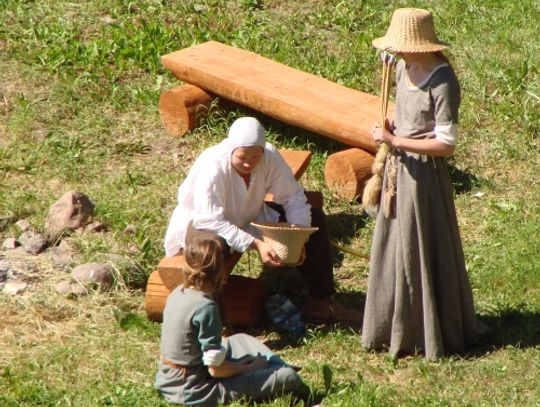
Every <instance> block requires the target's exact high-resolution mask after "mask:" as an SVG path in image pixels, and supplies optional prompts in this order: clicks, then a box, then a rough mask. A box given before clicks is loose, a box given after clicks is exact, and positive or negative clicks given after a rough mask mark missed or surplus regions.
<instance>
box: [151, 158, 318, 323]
mask: <svg viewBox="0 0 540 407" xmlns="http://www.w3.org/2000/svg"><path fill="white" fill-rule="evenodd" d="M279 152H280V154H281V155H282V156H283V158H284V160H285V161H286V162H287V164H288V165H289V167H290V168H291V170H292V171H293V174H294V176H295V178H296V179H297V180H298V179H299V178H300V177H301V176H302V175H303V174H304V172H305V171H306V169H307V167H308V165H309V162H310V160H311V154H312V153H311V151H298V150H279ZM306 196H307V198H308V202H309V203H311V204H312V205H313V206H318V207H322V193H320V192H318V191H306ZM266 199H267V200H268V201H271V200H272V196H270V195H267V197H266ZM241 256H242V253H238V252H235V253H234V255H233V256H232V257H231V258H230V260H229V261H228V262H227V263H226V264H225V272H226V273H227V275H230V274H231V272H232V270H233V269H234V266H235V265H236V263H238V261H239V260H240V257H241ZM182 262H183V256H182V255H181V254H180V255H176V256H172V257H164V258H163V259H162V260H161V261H160V262H159V264H158V266H157V268H156V269H155V270H154V271H153V272H152V273H151V274H150V276H149V277H148V281H147V283H146V293H145V308H146V314H147V316H148V318H149V319H150V320H152V321H158V322H159V321H161V319H162V317H163V309H164V308H165V302H166V301H167V297H168V296H169V294H170V293H171V291H172V290H174V289H175V288H176V287H177V286H178V285H179V284H181V283H182V281H183V277H182V272H181V270H182ZM230 281H231V282H232V284H229V287H228V288H227V290H224V295H225V296H224V298H223V299H222V300H223V301H222V302H221V308H222V314H223V315H222V318H223V320H224V322H225V323H226V324H228V325H237V324H238V323H239V322H242V324H241V325H253V324H255V323H256V321H257V320H258V319H259V318H260V316H261V314H262V312H263V311H262V309H261V308H260V303H261V299H262V296H263V293H262V288H261V287H260V286H259V285H258V284H257V283H256V282H252V281H250V279H246V278H242V277H241V276H236V278H235V279H232V280H230ZM234 285H237V287H234ZM248 285H249V288H247V286H248ZM235 290H244V291H245V292H243V296H242V297H243V301H245V302H246V303H247V304H246V303H243V304H239V305H237V304H235V301H234V299H235V298H237V297H238V296H237V295H235ZM242 306H249V307H250V308H252V309H251V310H250V312H248V313H243V312H242ZM248 310H249V308H248Z"/></svg>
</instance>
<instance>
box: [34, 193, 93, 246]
mask: <svg viewBox="0 0 540 407" xmlns="http://www.w3.org/2000/svg"><path fill="white" fill-rule="evenodd" d="M93 217H94V204H93V203H92V202H91V201H90V199H89V198H88V197H87V196H86V195H85V194H83V193H82V192H77V191H70V192H67V193H65V194H64V195H63V196H62V197H61V198H60V199H59V200H58V201H56V203H54V204H53V205H52V206H51V208H50V209H49V213H48V215H47V219H46V220H45V231H46V234H47V237H48V238H49V239H51V240H55V239H57V238H58V237H60V236H61V235H62V234H63V233H64V232H68V231H72V230H75V229H78V228H80V227H83V226H86V225H88V224H89V223H92V221H93Z"/></svg>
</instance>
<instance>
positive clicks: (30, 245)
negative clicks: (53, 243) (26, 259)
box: [18, 231, 47, 255]
mask: <svg viewBox="0 0 540 407" xmlns="http://www.w3.org/2000/svg"><path fill="white" fill-rule="evenodd" d="M18 240H19V242H20V243H21V245H22V247H24V249H25V250H26V251H27V252H28V253H32V254H34V255H37V254H39V253H41V252H42V251H43V250H45V248H46V247H47V240H46V239H45V238H44V237H43V236H42V235H40V234H39V233H35V232H31V231H26V232H24V233H23V234H22V235H20V236H19V239H18Z"/></svg>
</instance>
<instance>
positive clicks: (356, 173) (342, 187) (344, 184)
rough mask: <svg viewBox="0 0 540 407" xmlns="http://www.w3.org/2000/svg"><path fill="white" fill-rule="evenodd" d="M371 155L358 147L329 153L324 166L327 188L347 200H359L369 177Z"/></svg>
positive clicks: (371, 161)
mask: <svg viewBox="0 0 540 407" xmlns="http://www.w3.org/2000/svg"><path fill="white" fill-rule="evenodd" d="M372 163H373V155H371V154H370V153H368V152H367V151H364V150H362V149H359V148H350V149H347V150H343V151H339V152H337V153H334V154H331V155H330V156H329V157H328V158H327V159H326V163H325V166H324V179H325V182H326V185H327V186H328V188H329V189H330V190H331V191H333V192H335V193H336V194H337V195H338V196H340V197H343V198H346V199H348V200H351V201H352V200H359V199H361V197H362V191H363V190H364V185H365V183H366V182H367V180H368V179H369V178H370V177H371V164H372Z"/></svg>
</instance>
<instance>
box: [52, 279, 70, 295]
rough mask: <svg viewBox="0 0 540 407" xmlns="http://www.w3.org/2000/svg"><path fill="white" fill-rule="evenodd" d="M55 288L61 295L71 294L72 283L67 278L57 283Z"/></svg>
mask: <svg viewBox="0 0 540 407" xmlns="http://www.w3.org/2000/svg"><path fill="white" fill-rule="evenodd" d="M54 289H55V290H56V292H57V293H58V294H61V295H68V294H71V283H70V282H69V281H67V280H64V281H60V282H59V283H58V284H56V286H55V287H54Z"/></svg>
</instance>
